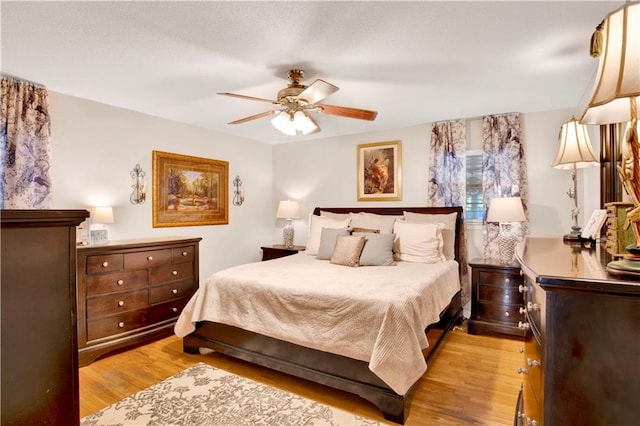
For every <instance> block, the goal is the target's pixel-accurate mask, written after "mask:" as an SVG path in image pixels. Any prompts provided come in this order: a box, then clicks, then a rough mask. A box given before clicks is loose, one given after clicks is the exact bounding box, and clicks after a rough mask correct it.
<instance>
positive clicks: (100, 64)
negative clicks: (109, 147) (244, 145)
mask: <svg viewBox="0 0 640 426" xmlns="http://www.w3.org/2000/svg"><path fill="white" fill-rule="evenodd" d="M621 5H623V2H622V1H600V2H575V1H566V2H552V1H544V2H517V1H512V2H505V1H502V2H480V1H472V2H455V1H439V2H395V1H388V2H383V1H361V2H352V1H349V2H325V1H323V2H298V1H289V2H271V1H261V2H241V1H226V2H212V1H202V2H184V1H176V2H164V1H154V2H147V1H139V2H121V1H111V2H9V1H5V0H3V1H2V4H1V10H0V13H1V14H2V40H1V41H2V63H1V66H2V72H3V73H5V74H9V75H12V76H15V77H20V78H24V79H27V80H31V81H34V82H37V83H41V84H44V85H45V86H47V87H48V88H49V90H52V91H55V92H59V93H64V94H68V95H72V96H77V97H81V98H86V99H90V100H94V101H98V102H102V103H105V104H109V105H114V106H118V107H122V108H127V109H131V110H135V111H140V112H144V113H147V114H151V115H154V116H158V117H163V118H167V119H171V120H175V121H179V122H184V123H189V124H193V125H197V126H202V127H206V128H209V129H213V130H216V131H220V132H225V133H228V134H232V135H236V136H239V137H244V138H249V139H255V140H259V141H262V142H266V143H283V142H292V141H296V140H308V139H314V138H316V139H317V138H326V137H332V136H338V135H346V134H354V133H365V132H370V131H384V130H388V129H394V128H402V127H409V126H414V125H420V124H424V123H430V122H433V121H438V120H447V119H455V118H469V117H477V116H480V115H484V114H494V113H503V112H512V111H517V112H531V111H542V110H553V109H561V108H577V107H578V106H579V105H580V103H584V102H586V101H588V99H586V100H585V99H584V98H585V97H586V98H588V96H589V95H590V85H591V84H592V80H593V77H594V72H595V69H596V68H597V60H595V59H593V58H591V57H590V56H589V40H590V37H591V34H592V32H593V30H594V28H595V26H596V25H597V24H598V23H599V22H600V21H601V20H602V19H603V18H604V17H605V16H606V15H607V13H609V12H611V11H612V10H614V9H616V8H618V7H619V6H621ZM291 68H302V69H304V70H305V71H306V75H307V78H306V80H305V83H307V84H310V83H311V82H312V81H313V80H315V79H316V78H322V79H324V80H326V81H328V82H330V83H333V84H335V85H336V86H338V87H340V90H339V91H338V92H336V93H335V94H333V95H331V96H330V97H328V98H327V99H326V103H328V104H331V105H340V106H348V107H355V108H364V109H370V110H375V111H378V117H377V118H376V120H375V121H373V122H369V121H362V120H356V119H349V118H343V117H337V116H329V115H321V114H320V115H316V117H317V121H318V123H319V125H320V127H321V128H322V131H321V132H320V133H317V134H315V135H311V136H295V137H291V136H285V135H283V134H281V133H280V132H278V131H277V130H275V129H274V128H273V127H272V126H271V123H270V119H269V118H262V119H259V120H254V121H251V122H248V123H245V124H240V125H228V124H227V123H228V122H229V121H233V120H236V119H239V118H242V117H245V116H248V115H252V114H257V113H260V112H263V111H267V110H269V109H270V108H271V106H270V105H269V104H267V103H263V102H255V101H249V100H242V99H235V98H229V97H224V96H219V95H217V94H216V93H218V92H234V93H239V94H243V95H249V96H255V97H261V98H269V99H275V97H276V94H277V92H278V90H279V89H281V88H283V87H285V86H286V84H287V79H286V71H287V70H288V69H291ZM568 118H570V117H568Z"/></svg>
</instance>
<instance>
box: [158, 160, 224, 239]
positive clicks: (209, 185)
mask: <svg viewBox="0 0 640 426" xmlns="http://www.w3.org/2000/svg"><path fill="white" fill-rule="evenodd" d="M228 181H229V162H227V161H220V160H211V159H208V158H200V157H192V156H188V155H180V154H171V153H169V152H162V151H153V227H154V228H161V227H169V226H199V225H226V224H228V223H229V200H228V197H229V190H228Z"/></svg>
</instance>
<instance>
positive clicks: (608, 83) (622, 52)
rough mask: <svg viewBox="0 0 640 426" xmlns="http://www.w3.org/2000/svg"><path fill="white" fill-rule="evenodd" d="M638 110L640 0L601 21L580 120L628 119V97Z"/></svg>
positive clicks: (591, 121)
mask: <svg viewBox="0 0 640 426" xmlns="http://www.w3.org/2000/svg"><path fill="white" fill-rule="evenodd" d="M634 96H635V97H636V98H635V102H636V107H637V108H638V110H640V2H632V3H626V4H625V5H624V6H623V7H621V8H620V9H618V10H615V11H614V12H611V13H610V14H609V15H608V16H607V17H606V18H605V21H604V48H603V51H602V54H601V56H600V62H599V64H598V74H597V78H596V83H595V86H594V91H593V95H592V97H591V101H590V102H589V106H588V108H587V110H586V111H585V113H584V115H583V116H582V119H581V120H580V122H582V123H585V124H609V123H623V122H626V121H629V120H631V113H630V111H631V108H630V103H631V102H630V98H632V97H634Z"/></svg>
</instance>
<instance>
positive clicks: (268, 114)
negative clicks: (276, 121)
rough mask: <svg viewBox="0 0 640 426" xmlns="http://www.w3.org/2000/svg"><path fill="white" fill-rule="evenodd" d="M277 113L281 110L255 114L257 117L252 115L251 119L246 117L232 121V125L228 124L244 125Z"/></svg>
mask: <svg viewBox="0 0 640 426" xmlns="http://www.w3.org/2000/svg"><path fill="white" fill-rule="evenodd" d="M277 112H280V111H279V110H276V109H274V110H271V111H265V112H261V113H260V114H255V115H250V116H249V117H244V118H240V119H238V120H235V121H232V122H230V123H227V124H242V123H246V122H247V121H251V120H256V119H258V118H262V117H268V116H270V115H273V114H275V113H277Z"/></svg>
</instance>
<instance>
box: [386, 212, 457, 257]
mask: <svg viewBox="0 0 640 426" xmlns="http://www.w3.org/2000/svg"><path fill="white" fill-rule="evenodd" d="M442 227H443V226H442V224H441V223H416V222H407V221H404V220H397V221H396V223H395V224H394V226H393V232H394V234H395V235H396V237H395V240H394V242H393V251H394V256H395V258H396V260H404V261H406V262H419V263H439V262H443V261H445V260H446V258H445V257H444V254H443V252H442Z"/></svg>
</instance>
